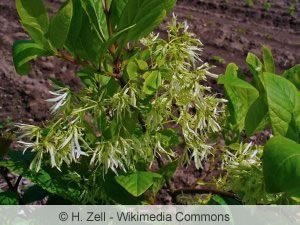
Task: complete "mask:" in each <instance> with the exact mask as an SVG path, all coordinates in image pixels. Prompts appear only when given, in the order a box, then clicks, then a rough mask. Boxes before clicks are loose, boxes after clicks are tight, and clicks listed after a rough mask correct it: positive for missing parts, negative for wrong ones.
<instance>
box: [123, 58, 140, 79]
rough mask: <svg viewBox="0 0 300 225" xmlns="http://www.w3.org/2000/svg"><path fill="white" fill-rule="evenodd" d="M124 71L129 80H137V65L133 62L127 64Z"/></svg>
mask: <svg viewBox="0 0 300 225" xmlns="http://www.w3.org/2000/svg"><path fill="white" fill-rule="evenodd" d="M126 70H127V74H128V76H129V79H130V80H138V77H139V74H138V65H137V64H136V63H135V62H133V61H131V62H129V63H128V65H127V69H126Z"/></svg>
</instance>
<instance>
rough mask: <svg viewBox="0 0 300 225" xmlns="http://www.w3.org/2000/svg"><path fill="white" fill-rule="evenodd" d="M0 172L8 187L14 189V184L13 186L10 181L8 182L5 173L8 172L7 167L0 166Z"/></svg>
mask: <svg viewBox="0 0 300 225" xmlns="http://www.w3.org/2000/svg"><path fill="white" fill-rule="evenodd" d="M0 173H1V175H2V176H3V178H4V180H5V182H6V183H7V185H8V187H9V189H10V190H12V191H13V190H15V188H14V186H13V185H12V183H11V182H10V179H9V177H8V176H7V174H8V169H7V168H5V167H2V166H1V168H0Z"/></svg>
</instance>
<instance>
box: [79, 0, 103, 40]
mask: <svg viewBox="0 0 300 225" xmlns="http://www.w3.org/2000/svg"><path fill="white" fill-rule="evenodd" d="M81 4H82V7H83V9H84V10H85V12H86V14H87V16H88V18H89V20H90V24H91V25H92V27H93V28H94V29H95V30H96V31H97V35H98V36H99V37H103V38H104V40H102V41H103V42H104V41H105V40H107V39H108V37H109V35H108V31H107V21H106V16H105V12H104V9H103V6H102V2H101V1H99V0H81Z"/></svg>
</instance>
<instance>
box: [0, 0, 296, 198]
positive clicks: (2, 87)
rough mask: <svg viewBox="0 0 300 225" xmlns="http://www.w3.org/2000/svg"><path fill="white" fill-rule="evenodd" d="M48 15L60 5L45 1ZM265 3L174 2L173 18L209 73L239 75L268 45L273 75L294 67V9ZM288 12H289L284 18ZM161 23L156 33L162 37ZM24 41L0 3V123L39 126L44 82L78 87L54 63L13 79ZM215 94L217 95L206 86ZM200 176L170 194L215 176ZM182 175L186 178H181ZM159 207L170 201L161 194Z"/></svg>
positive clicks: (69, 72)
mask: <svg viewBox="0 0 300 225" xmlns="http://www.w3.org/2000/svg"><path fill="white" fill-rule="evenodd" d="M46 2H47V5H48V7H49V10H50V12H51V11H52V12H53V11H54V10H56V9H57V8H58V6H59V5H60V3H61V2H63V0H46ZM264 2H266V1H263V0H256V1H255V4H254V6H253V7H248V6H247V5H246V3H245V1H243V0H227V1H226V0H178V2H177V6H176V8H175V11H174V13H175V14H176V15H177V16H178V18H179V19H180V20H181V21H183V20H187V22H188V24H189V29H190V31H192V32H194V33H195V34H196V35H197V36H198V37H199V39H200V40H201V41H202V43H203V44H204V51H203V56H202V59H203V61H206V62H209V63H210V64H213V65H215V66H216V68H215V69H214V70H213V72H215V73H218V74H221V73H223V72H224V69H225V67H226V64H228V63H230V62H235V63H236V64H238V65H239V66H240V67H241V68H243V69H245V68H246V65H245V58H246V56H247V53H248V52H249V51H251V52H253V53H255V54H257V55H260V48H261V46H262V45H268V46H269V47H270V48H271V50H272V52H273V55H274V57H275V61H276V64H277V69H278V71H277V72H278V73H281V72H283V71H284V70H285V69H287V68H290V67H292V66H293V65H295V64H296V63H300V3H299V1H298V3H293V2H292V1H290V0H273V1H270V2H272V7H271V8H269V9H265V8H264V7H263V3H264ZM291 6H293V7H294V8H295V12H293V13H291V12H289V7H291ZM166 23H167V21H166V22H165V23H163V24H162V25H161V26H160V28H158V31H159V32H161V33H164V32H165V29H164V28H165V25H166ZM20 39H28V36H27V35H26V34H25V32H24V31H23V29H22V27H21V26H20V24H19V21H18V15H17V12H16V9H15V1H13V0H0V123H6V122H7V121H10V120H11V121H14V122H26V123H33V124H42V123H43V122H45V121H46V120H47V119H49V118H50V114H49V105H47V104H46V102H45V100H46V99H47V98H48V97H49V94H48V92H49V88H50V81H49V80H48V78H49V77H52V78H56V79H58V80H60V81H62V82H63V83H65V84H68V85H69V86H70V87H71V88H73V89H74V90H78V89H80V87H81V84H80V81H79V79H78V78H76V77H75V76H74V71H75V69H76V68H75V66H73V65H71V64H68V63H65V62H62V61H59V60H57V59H54V58H51V57H50V58H43V59H42V60H38V61H36V62H34V63H33V70H32V72H31V74H29V75H28V76H22V77H20V76H18V75H17V74H16V72H15V70H14V67H13V62H12V56H11V48H12V44H13V42H14V41H15V40H20ZM212 85H213V87H214V88H215V89H216V90H215V91H219V92H220V91H222V89H221V88H220V87H218V86H216V82H215V81H213V82H212ZM204 170H205V177H206V178H205V177H203V176H204V175H203V173H202V171H198V170H196V169H195V167H194V166H193V165H191V166H190V167H189V168H188V169H187V170H185V171H183V170H179V171H178V172H177V173H176V175H175V177H174V178H173V184H174V186H175V187H176V188H180V187H191V186H193V184H194V183H195V182H196V181H197V180H199V178H200V177H201V178H203V179H209V177H212V176H215V175H217V174H218V173H220V171H215V170H214V169H211V168H205V169H204ZM187 174H188V175H187ZM160 201H161V202H162V203H168V202H169V201H170V196H168V195H167V194H166V190H162V191H161V199H160Z"/></svg>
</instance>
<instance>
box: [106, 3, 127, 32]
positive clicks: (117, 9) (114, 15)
mask: <svg viewBox="0 0 300 225" xmlns="http://www.w3.org/2000/svg"><path fill="white" fill-rule="evenodd" d="M127 3H128V0H117V1H116V0H113V1H112V2H111V6H110V10H111V22H112V27H113V29H115V28H116V27H117V25H118V24H119V22H120V17H121V15H122V12H123V10H124V8H125V6H126V5H127Z"/></svg>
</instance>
